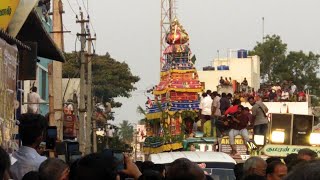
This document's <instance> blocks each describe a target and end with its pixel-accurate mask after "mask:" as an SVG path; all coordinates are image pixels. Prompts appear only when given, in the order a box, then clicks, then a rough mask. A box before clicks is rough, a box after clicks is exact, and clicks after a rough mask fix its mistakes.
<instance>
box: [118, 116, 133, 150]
mask: <svg viewBox="0 0 320 180" xmlns="http://www.w3.org/2000/svg"><path fill="white" fill-rule="evenodd" d="M133 132H134V131H133V126H132V125H131V124H130V123H129V122H128V121H127V120H123V121H122V123H120V128H119V137H120V139H121V140H122V141H123V142H125V143H127V144H130V143H131V142H132V141H133Z"/></svg>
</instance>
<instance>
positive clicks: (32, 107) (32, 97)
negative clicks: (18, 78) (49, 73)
mask: <svg viewBox="0 0 320 180" xmlns="http://www.w3.org/2000/svg"><path fill="white" fill-rule="evenodd" d="M27 101H28V103H31V104H28V113H33V114H39V113H40V108H39V107H40V104H39V103H41V102H44V101H43V100H42V99H41V97H40V95H39V94H38V93H37V87H34V86H33V87H32V88H31V92H30V93H29V94H28V99H27Z"/></svg>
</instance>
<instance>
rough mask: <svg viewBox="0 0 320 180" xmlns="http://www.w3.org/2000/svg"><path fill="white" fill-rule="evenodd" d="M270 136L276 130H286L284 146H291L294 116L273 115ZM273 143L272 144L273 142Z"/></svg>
mask: <svg viewBox="0 0 320 180" xmlns="http://www.w3.org/2000/svg"><path fill="white" fill-rule="evenodd" d="M269 129H270V136H269V139H271V135H272V132H273V131H276V130H279V129H281V130H284V132H285V135H284V143H283V144H291V137H292V114H276V113H272V114H271V123H270V128H269ZM271 143H272V142H271Z"/></svg>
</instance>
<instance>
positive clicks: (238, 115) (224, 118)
mask: <svg viewBox="0 0 320 180" xmlns="http://www.w3.org/2000/svg"><path fill="white" fill-rule="evenodd" d="M247 100H248V102H249V103H250V105H251V106H252V108H251V113H250V110H249V108H248V107H244V106H242V105H241V101H240V99H233V97H232V95H231V94H225V93H222V95H221V96H220V95H219V94H218V93H217V92H216V91H214V92H211V91H210V90H208V91H207V92H206V93H203V94H202V99H201V102H200V111H199V112H200V114H199V117H200V119H199V120H198V121H197V122H194V128H193V129H194V130H196V131H202V132H203V134H204V136H205V137H212V136H213V137H222V136H224V135H228V136H229V140H230V144H231V149H232V151H231V154H232V155H236V154H237V151H236V148H235V142H234V138H235V137H236V136H237V135H241V136H242V137H243V139H244V141H245V144H247V142H249V141H250V139H249V133H248V130H249V129H252V130H253V133H254V135H263V136H264V137H266V134H267V130H268V119H267V115H266V113H267V112H268V108H267V106H266V105H265V104H264V103H263V102H261V101H256V100H255V98H254V97H253V96H250V97H248V98H247ZM247 153H249V152H247Z"/></svg>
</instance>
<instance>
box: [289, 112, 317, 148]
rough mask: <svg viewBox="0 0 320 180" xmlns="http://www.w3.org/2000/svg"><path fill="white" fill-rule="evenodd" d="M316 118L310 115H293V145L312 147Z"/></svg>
mask: <svg viewBox="0 0 320 180" xmlns="http://www.w3.org/2000/svg"><path fill="white" fill-rule="evenodd" d="M313 124H314V117H313V116H309V115H293V129H292V130H293V132H292V145H310V143H309V137H310V134H311V132H312V127H313Z"/></svg>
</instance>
